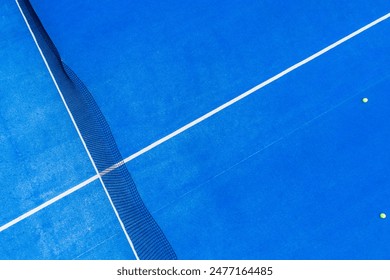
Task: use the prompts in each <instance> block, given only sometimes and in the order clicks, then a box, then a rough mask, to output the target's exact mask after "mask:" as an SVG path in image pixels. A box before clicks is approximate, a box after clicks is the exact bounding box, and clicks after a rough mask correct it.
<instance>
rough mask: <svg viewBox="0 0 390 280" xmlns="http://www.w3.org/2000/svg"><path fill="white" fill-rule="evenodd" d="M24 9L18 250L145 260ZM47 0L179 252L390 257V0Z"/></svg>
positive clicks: (2, 47) (15, 174) (16, 86)
mask: <svg viewBox="0 0 390 280" xmlns="http://www.w3.org/2000/svg"><path fill="white" fill-rule="evenodd" d="M19 2H21V0H20V1H19ZM19 2H18V1H14V0H1V1H0V30H1V31H0V38H1V41H0V147H1V153H0V185H1V188H0V205H1V208H0V209H1V211H0V259H136V258H138V255H137V253H138V252H137V250H138V247H137V246H138V245H137V243H135V247H134V246H133V245H132V242H131V240H132V239H133V238H139V237H137V236H136V237H133V235H132V232H131V231H128V232H126V230H124V228H123V226H122V223H121V221H120V218H119V219H118V215H117V211H116V204H115V201H114V202H113V203H112V201H111V199H110V193H107V191H106V189H105V186H104V183H103V182H104V181H103V180H99V177H100V178H101V177H104V176H106V175H105V174H104V172H103V173H101V172H100V174H97V173H99V171H98V172H97V171H96V169H95V166H94V157H93V155H92V156H91V157H90V156H89V153H88V145H87V146H85V143H84V139H83V135H80V134H79V133H78V131H77V120H76V121H75V122H74V120H73V119H72V117H71V116H70V114H69V112H68V110H67V107H66V106H65V104H66V101H65V103H64V102H63V100H62V98H61V90H64V89H61V85H60V86H58V85H56V83H55V82H53V79H54V80H55V79H56V78H57V77H56V74H55V73H56V72H55V71H54V70H53V69H51V65H50V63H47V62H46V61H45V60H46V58H47V56H46V53H45V50H44V49H42V48H40V44H41V43H40V42H39V40H37V39H36V38H35V36H34V29H33V28H32V29H31V26H30V23H29V19H28V17H26V14H25V12H24V10H23V7H22V8H21V7H20V3H19ZM27 2H28V1H27ZM30 2H31V4H32V7H33V8H34V10H35V12H36V14H37V16H38V17H39V19H40V21H41V23H42V26H43V27H44V28H45V29H46V31H47V33H48V35H49V36H50V38H51V40H52V41H53V43H54V44H55V46H56V48H57V50H58V52H59V54H60V56H61V61H63V62H64V63H66V65H67V66H69V67H70V68H71V69H72V70H73V71H74V73H76V74H77V76H78V78H79V79H80V80H81V81H82V82H83V83H84V84H85V86H86V87H87V88H88V90H89V91H90V92H91V94H92V96H93V98H94V99H95V101H96V104H97V105H98V106H99V108H100V110H101V112H102V113H103V115H104V118H105V120H106V121H107V123H108V125H109V127H110V129H111V132H112V135H113V138H114V139H115V141H116V145H117V147H118V149H119V151H120V154H121V155H122V157H123V160H124V162H125V164H126V167H127V169H128V170H129V171H130V173H131V175H132V178H133V180H134V182H135V185H136V186H137V190H138V193H139V195H140V197H141V198H142V201H143V203H144V205H145V206H146V208H147V209H148V210H149V212H150V214H151V216H152V217H153V218H154V220H155V222H156V223H157V225H158V226H159V228H161V230H162V233H163V235H164V236H165V237H166V239H167V240H168V242H169V244H170V245H171V247H172V249H173V250H174V252H175V254H176V255H177V258H178V259H255V260H256V259H288V260H289V259H336V260H337V259H390V125H389V120H390V52H389V50H390V36H389V34H390V2H389V1H385V0H378V1H368V0H357V1H347V0H341V1H335V0H325V1H320V2H318V1H308V0H303V1H274V0H273V1H271V0H265V1H255V0H246V1H238V0H231V1H220V0H211V1H210V0H209V1H204V0H198V1H187V0H184V1H173V0H167V1H151V0H146V1H128V0H100V1H91V0H84V1H81V0H74V1H65V0H58V1H39V0H31V1H30ZM29 29H31V30H29ZM30 31H31V32H30ZM31 33H32V34H31ZM46 64H48V65H46ZM53 73H54V74H53ZM52 75H53V76H54V77H52ZM81 134H82V133H81ZM86 138H88V136H87V137H86ZM86 142H87V141H86ZM99 145H100V144H99ZM129 207H130V206H129ZM129 211H130V210H129ZM130 212H131V211H130ZM386 214H387V217H386ZM119 216H120V214H119ZM136 227H139V228H143V225H142V224H139V225H138V224H137V225H136ZM140 240H141V241H142V237H141V239H140ZM133 241H134V240H133ZM157 243H158V242H157ZM145 244H146V243H145ZM148 244H149V243H148ZM148 244H146V245H145V247H147V246H149V245H148ZM153 246H158V244H157V245H156V244H154V245H153ZM153 246H152V247H150V248H147V249H146V251H148V250H149V251H153V250H154V247H153ZM141 259H142V257H141Z"/></svg>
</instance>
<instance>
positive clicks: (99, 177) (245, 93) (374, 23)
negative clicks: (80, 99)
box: [0, 0, 390, 259]
mask: <svg viewBox="0 0 390 280" xmlns="http://www.w3.org/2000/svg"><path fill="white" fill-rule="evenodd" d="M15 1H16V3H17V4H18V6H19V3H18V0H15ZM19 9H20V11H21V13H22V15H23V17H24V19H25V21H26V23H27V25H28V22H27V20H26V18H25V16H24V14H23V12H22V10H21V8H20V6H19ZM388 18H390V13H388V14H386V15H384V16H382V17H380V18H378V19H377V20H375V21H373V22H371V23H369V24H367V25H365V26H363V27H362V28H360V29H358V30H356V31H355V32H353V33H351V34H349V35H347V36H345V37H344V38H342V39H340V40H338V41H337V42H335V43H333V44H331V45H329V46H328V47H326V48H324V49H322V50H320V51H318V52H316V53H315V54H313V55H311V56H309V57H308V58H306V59H304V60H302V61H300V62H298V63H296V64H294V65H293V66H291V67H289V68H287V69H286V70H284V71H282V72H280V73H279V74H277V75H275V76H273V77H271V78H269V79H268V80H266V81H264V82H262V83H261V84H259V85H257V86H255V87H253V88H252V89H250V90H248V91H246V92H244V93H242V94H241V95H239V96H237V97H236V98H234V99H232V100H230V101H228V102H226V103H224V104H222V105H221V106H219V107H217V108H215V109H214V110H212V111H210V112H209V113H207V114H205V115H203V116H201V117H199V118H197V119H196V120H194V121H192V122H190V123H188V124H187V125H185V126H183V127H181V128H179V129H177V130H176V131H174V132H172V133H170V134H168V135H167V136H165V137H163V138H161V139H159V140H157V141H156V142H154V143H152V144H150V145H149V146H147V147H145V148H143V149H142V150H140V151H138V152H136V153H134V154H132V155H130V156H129V157H127V158H125V159H124V160H123V161H121V162H119V163H117V164H114V165H113V166H111V167H109V168H107V169H106V170H104V171H103V172H101V173H100V174H97V175H95V176H93V177H91V178H89V179H88V180H86V181H84V182H82V183H80V184H79V185H77V186H75V187H73V188H71V189H69V191H66V192H64V193H62V194H60V195H59V196H57V197H55V198H53V199H51V200H49V201H48V202H46V203H44V204H42V205H40V206H38V207H36V208H34V209H33V210H31V211H29V212H27V213H26V214H23V215H21V216H20V217H18V218H16V219H15V220H13V221H11V222H9V223H7V224H5V225H4V226H2V227H0V232H1V231H3V230H5V229H7V228H9V227H11V226H12V225H14V224H16V223H18V222H20V221H21V220H23V219H26V218H27V217H29V216H31V215H33V214H35V213H36V212H38V211H40V210H42V209H44V208H45V207H47V206H49V205H51V204H53V203H54V202H56V201H58V200H60V199H62V198H64V197H66V196H67V195H70V194H71V193H73V192H75V191H76V190H78V189H80V188H82V187H84V186H86V185H87V184H89V183H90V182H92V181H95V180H96V179H100V181H101V182H102V180H101V176H104V175H105V174H107V173H109V172H111V171H112V170H114V169H116V168H118V167H119V166H121V165H123V164H124V163H127V162H129V161H131V160H133V159H135V158H137V157H138V156H140V155H142V154H144V153H146V152H148V151H150V150H152V149H154V148H155V147H157V146H159V145H160V144H162V143H164V142H166V141H168V140H169V139H171V138H173V137H175V136H177V135H179V134H180V133H182V132H184V131H186V130H188V129H189V128H191V127H193V126H195V125H197V124H199V123H200V122H202V121H204V120H206V119H208V118H210V117H211V116H213V115H215V114H217V113H218V112H220V111H222V110H224V109H226V108H227V107H229V106H231V105H233V104H234V103H236V102H238V101H240V100H241V99H243V98H245V97H247V96H249V95H251V94H252V93H254V92H256V91H258V90H259V89H261V88H263V87H265V86H267V85H269V84H270V83H272V82H274V81H276V80H278V79H280V78H282V77H283V76H285V75H287V74H288V73H290V72H291V71H294V70H295V69H297V68H299V67H301V66H303V65H304V64H306V63H308V62H310V61H312V60H314V59H315V58H317V57H319V56H321V55H323V54H325V53H326V52H328V51H330V50H332V49H334V48H336V47H337V46H339V45H341V44H342V43H344V42H346V41H348V40H350V39H351V38H353V37H355V36H357V35H359V34H360V33H362V32H364V31H366V30H368V29H369V28H371V27H373V26H375V25H377V24H379V23H381V22H382V21H384V20H386V19H388ZM28 27H29V29H30V32H31V33H32V36H33V38H34V41H35V43H36V44H37V47H38V49H39V50H40V47H39V45H38V43H37V42H36V39H35V36H34V34H33V32H32V31H31V28H30V26H29V25H28ZM40 52H41V55H42V57H43V59H44V61H45V64H46V66H47V67H48V69H49V72H50V74H51V75H52V73H51V70H50V68H49V66H48V64H47V62H46V59H45V57H44V56H43V54H42V51H41V50H40ZM52 79H53V81H54V83H55V84H56V87H57V89H58V91H59V92H60V90H59V88H58V85H57V83H56V81H55V79H54V77H53V75H52ZM61 97H62V96H61ZM62 98H63V97H62ZM63 101H64V100H63ZM64 102H65V101H64ZM65 106H66V103H65ZM66 107H67V106H66ZM67 109H68V108H67ZM68 113H69V114H70V115H71V113H70V112H69V111H68ZM71 118H72V121H74V120H73V117H72V116H71ZM74 124H75V123H74ZM75 126H76V124H75ZM76 129H77V131H78V128H77V126H76ZM78 133H79V131H78ZM79 135H80V133H79ZM80 138H81V141H82V142H83V144H84V147H85V148H86V146H85V143H84V140H83V139H82V137H81V135H80ZM86 149H87V148H86ZM87 153H88V155H89V157H90V154H89V152H88V150H87ZM90 159H91V157H90ZM91 161H92V159H91ZM92 164H93V165H94V167H95V170H96V166H95V164H94V163H93V161H92ZM102 184H103V183H102ZM103 186H104V184H103ZM105 191H106V193H107V190H106V189H105ZM107 195H108V194H107ZM109 199H110V198H109ZM110 202H111V199H110ZM111 203H112V202H111ZM114 211H115V208H114ZM116 214H117V213H116ZM121 225H122V227H123V224H121ZM125 233H126V232H125ZM126 235H127V234H126ZM127 237H128V236H127ZM128 240H129V238H128ZM129 242H130V243H131V240H129ZM131 245H132V243H131ZM132 249H133V252H134V253H135V254H136V252H135V250H134V247H133V246H132ZM136 258H137V259H138V256H137V255H136Z"/></svg>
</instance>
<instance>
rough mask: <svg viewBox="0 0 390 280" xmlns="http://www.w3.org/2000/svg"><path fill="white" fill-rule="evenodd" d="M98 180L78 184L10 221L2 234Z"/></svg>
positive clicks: (0, 229) (3, 227) (1, 229)
mask: <svg viewBox="0 0 390 280" xmlns="http://www.w3.org/2000/svg"><path fill="white" fill-rule="evenodd" d="M98 178H99V176H98V175H95V176H93V177H91V178H89V179H88V180H86V181H84V182H82V183H80V184H78V185H77V186H74V187H73V188H71V189H69V190H67V191H66V192H63V193H61V194H59V195H57V196H56V197H53V198H52V199H50V200H48V201H46V202H45V203H43V204H41V205H39V206H38V207H35V208H34V209H32V210H30V211H28V212H26V213H24V214H23V215H21V216H19V217H17V218H16V219H14V220H12V221H10V222H9V223H6V224H5V225H3V226H1V227H0V232H2V231H3V230H6V229H7V228H9V227H12V226H13V225H15V224H17V223H19V222H21V221H23V220H24V219H26V218H28V217H30V216H32V215H34V214H35V213H37V212H39V211H41V210H42V209H44V208H46V207H48V206H50V205H52V204H53V203H55V202H57V201H58V200H60V199H63V198H64V197H66V196H68V195H70V194H71V193H74V192H75V191H77V190H79V189H81V188H83V187H85V186H86V185H88V184H89V183H91V182H93V181H95V180H97V179H98Z"/></svg>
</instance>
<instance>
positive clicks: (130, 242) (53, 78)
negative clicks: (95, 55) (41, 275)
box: [15, 0, 139, 260]
mask: <svg viewBox="0 0 390 280" xmlns="http://www.w3.org/2000/svg"><path fill="white" fill-rule="evenodd" d="M15 2H16V4H17V5H18V8H19V11H20V13H21V14H22V16H23V18H24V21H25V22H26V25H27V27H28V29H29V30H30V33H31V36H32V37H33V39H34V42H35V45H36V46H37V48H38V50H39V53H40V54H41V56H42V59H43V61H44V62H45V65H46V67H47V70H48V71H49V73H50V76H51V78H52V80H53V82H54V84H55V86H56V88H57V91H58V93H59V94H60V96H61V99H62V102H63V103H64V106H65V108H66V110H67V111H68V114H69V116H70V118H71V120H72V123H73V125H74V127H75V129H76V131H77V133H78V135H79V137H80V140H81V142H82V143H83V146H84V148H85V151H86V152H87V154H88V157H89V159H90V161H91V163H92V165H93V168H94V169H95V171H96V174H97V175H96V176H98V177H99V180H100V182H101V184H102V186H103V188H104V191H105V192H106V195H107V197H108V199H109V201H110V203H111V206H112V208H113V210H114V212H115V215H116V216H117V218H118V220H119V223H120V225H121V227H122V229H123V232H124V234H125V235H126V238H127V240H128V242H129V244H130V247H131V249H132V250H133V253H134V255H135V258H136V259H137V260H139V257H138V254H137V252H136V250H135V248H134V245H133V242H132V241H131V239H130V236H129V235H128V234H127V232H126V229H125V226H124V225H123V222H122V220H121V218H120V217H119V214H118V211H117V210H116V208H115V206H114V204H113V203H112V200H111V197H110V195H109V194H108V191H107V188H106V186H105V184H104V182H103V180H102V176H101V175H100V174H99V171H98V169H97V167H96V164H95V162H94V160H93V158H92V156H91V154H90V152H89V150H88V147H87V145H86V144H85V141H84V138H83V136H82V135H81V133H80V130H79V128H78V126H77V123H76V121H75V119H74V117H73V114H72V112H71V111H70V109H69V107H68V104H67V103H66V100H65V98H64V95H63V94H62V91H61V89H60V87H59V86H58V83H57V80H56V78H55V77H54V75H53V72H52V71H51V69H50V66H49V64H48V62H47V60H46V57H45V55H44V54H43V52H42V49H41V47H40V46H39V43H38V41H37V38H36V37H35V34H34V32H33V31H32V29H31V26H30V24H29V22H28V20H27V18H26V16H25V14H24V13H23V10H22V8H21V7H20V4H19V2H18V0H15Z"/></svg>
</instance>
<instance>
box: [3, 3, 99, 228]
mask: <svg viewBox="0 0 390 280" xmlns="http://www.w3.org/2000/svg"><path fill="white" fill-rule="evenodd" d="M1 10H2V11H4V14H3V17H2V20H1V21H0V24H1V25H0V29H1V32H2V33H1V49H0V61H1V63H0V73H1V77H0V83H1V86H0V91H1V92H0V129H1V131H0V135H1V136H0V139H1V153H0V170H1V172H0V185H1V188H0V205H1V213H0V225H3V224H5V223H6V222H9V221H10V220H12V219H14V218H16V217H18V216H19V215H22V214H24V213H25V212H27V211H29V210H31V209H32V208H34V207H36V206H38V205H39V204H41V203H43V202H45V201H47V200H49V199H51V198H52V197H54V196H56V195H58V194H60V193H61V192H64V191H66V190H67V189H69V188H70V187H72V186H74V185H76V184H78V183H80V182H82V181H84V180H85V179H86V178H89V177H90V176H93V175H94V171H93V168H92V165H91V164H90V162H89V160H88V157H87V154H86V153H85V150H84V148H83V146H82V144H81V142H80V140H79V137H78V135H77V133H76V131H75V129H74V127H73V125H72V122H71V121H70V118H69V116H68V114H67V112H66V110H65V107H64V106H63V104H62V102H61V99H60V98H59V95H58V92H57V90H56V88H55V87H54V84H53V82H52V81H51V78H50V75H49V73H48V71H47V69H46V67H45V65H44V63H43V60H42V58H41V56H40V54H39V52H37V48H36V46H35V44H34V42H33V40H32V38H31V35H30V34H29V32H28V29H27V27H26V25H25V23H24V21H23V18H22V17H21V15H20V13H19V10H18V8H17V6H16V4H15V3H13V2H10V3H2V4H1ZM0 234H1V233H0Z"/></svg>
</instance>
